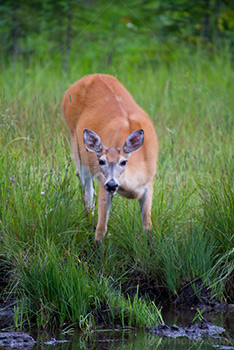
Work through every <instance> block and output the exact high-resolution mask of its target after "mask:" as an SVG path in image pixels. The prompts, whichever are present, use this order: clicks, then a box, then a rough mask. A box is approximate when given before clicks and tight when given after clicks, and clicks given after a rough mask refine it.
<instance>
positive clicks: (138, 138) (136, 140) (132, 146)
mask: <svg viewBox="0 0 234 350" xmlns="http://www.w3.org/2000/svg"><path fill="white" fill-rule="evenodd" d="M143 143H144V130H143V129H139V130H136V131H133V132H132V133H131V134H130V135H129V136H128V138H127V140H126V142H125V144H124V146H123V150H124V152H125V153H128V154H129V153H132V152H136V151H138V150H139V149H140V148H141V146H142V145H143Z"/></svg>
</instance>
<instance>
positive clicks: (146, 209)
mask: <svg viewBox="0 0 234 350" xmlns="http://www.w3.org/2000/svg"><path fill="white" fill-rule="evenodd" d="M152 197H153V181H152V182H151V183H149V184H148V186H147V187H146V188H145V191H144V194H143V196H142V197H141V198H140V199H139V204H140V208H141V217H142V224H143V229H144V230H146V231H151V230H152V221H151V207H152Z"/></svg>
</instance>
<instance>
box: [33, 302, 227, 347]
mask: <svg viewBox="0 0 234 350" xmlns="http://www.w3.org/2000/svg"><path fill="white" fill-rule="evenodd" d="M195 315H196V312H195V311H189V312H186V311H175V310H173V309H172V308H170V309H168V310H165V309H164V312H163V317H164V321H165V323H167V324H168V325H173V324H177V325H179V326H188V324H190V323H191V321H192V320H193V319H194V317H195ZM204 316H205V318H206V319H207V320H208V321H211V322H212V323H213V324H215V325H218V326H222V327H223V328H225V333H223V334H221V335H219V336H217V337H212V338H208V339H202V340H199V341H192V340H189V339H187V338H185V337H181V338H162V337H158V336H154V335H151V334H148V333H147V332H142V331H136V330H129V331H125V332H123V331H120V330H115V331H113V330H112V331H97V332H93V333H92V334H90V335H85V334H79V333H74V334H73V335H57V337H56V336H55V337H56V339H57V340H59V339H60V340H68V342H66V343H58V344H57V345H45V341H46V340H48V339H49V338H50V336H49V335H46V334H42V335H40V336H38V338H37V344H36V345H35V346H34V347H33V349H39V350H41V349H56V350H58V349H61V350H62V349H63V350H68V349H69V350H70V349H74V350H78V349H84V350H85V349H100V350H105V349H106V350H117V349H119V350H121V349H122V350H124V349H126V350H127V349H130V350H146V349H167V350H188V349H202V350H211V349H213V350H214V349H226V350H228V349H234V309H233V310H230V311H229V312H219V313H216V314H215V313H206V314H204Z"/></svg>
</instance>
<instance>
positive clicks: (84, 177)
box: [71, 133, 95, 215]
mask: <svg viewBox="0 0 234 350" xmlns="http://www.w3.org/2000/svg"><path fill="white" fill-rule="evenodd" d="M71 148H72V154H73V158H74V162H75V166H76V176H77V177H78V178H79V182H80V184H81V186H82V193H83V198H84V203H85V208H86V210H87V211H88V212H90V211H91V213H92V215H93V212H94V208H95V204H94V195H95V191H94V188H93V177H92V174H91V173H90V172H89V171H87V170H86V169H85V168H84V167H83V165H82V163H81V161H80V157H79V149H78V141H77V137H76V134H75V133H74V134H71Z"/></svg>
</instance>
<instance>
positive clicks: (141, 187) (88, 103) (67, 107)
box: [63, 74, 158, 240]
mask: <svg viewBox="0 0 234 350" xmlns="http://www.w3.org/2000/svg"><path fill="white" fill-rule="evenodd" d="M63 114H64V117H65V120H66V122H67V125H68V128H69V131H70V134H71V145H72V151H73V156H74V160H75V163H76V165H77V171H78V174H79V175H80V174H81V166H80V161H81V163H82V165H83V166H84V168H85V169H86V170H87V171H88V172H90V173H92V175H93V176H95V177H96V178H97V179H98V180H99V181H100V183H101V184H100V188H99V200H98V212H99V219H98V226H97V230H96V240H101V239H102V238H103V236H104V234H105V232H106V224H107V220H108V214H106V213H105V211H106V208H105V207H106V203H105V201H107V199H106V193H105V192H106V191H105V188H104V185H103V175H102V173H101V170H100V166H99V163H98V159H97V156H96V155H95V153H94V152H87V150H86V147H85V145H84V143H83V131H84V129H90V130H92V131H94V132H95V133H96V134H98V136H99V137H100V138H101V141H102V144H103V145H104V146H105V152H106V157H107V158H108V161H112V162H116V161H117V159H118V158H119V157H121V156H124V154H123V149H122V148H121V147H122V146H123V145H124V143H125V141H126V139H127V137H128V136H129V135H130V134H131V133H132V132H133V131H135V130H137V129H143V130H144V143H143V145H142V147H141V148H140V149H139V150H138V151H137V152H134V153H132V154H131V155H130V157H129V159H128V163H127V166H126V170H125V172H124V180H123V183H121V185H120V187H119V189H118V193H120V194H121V195H123V196H125V197H127V198H132V199H139V202H140V205H141V209H142V220H143V226H144V228H146V229H150V228H151V225H152V224H151V219H150V211H151V204H152V194H153V178H154V175H155V173H156V162H157V154H158V143H157V137H156V133H155V131H154V127H153V124H152V122H151V120H150V118H149V117H148V115H147V114H146V113H145V112H144V111H143V110H142V109H141V108H140V107H139V106H138V105H137V104H136V102H135V101H134V100H133V98H132V96H131V95H130V93H129V92H128V91H127V90H126V89H125V88H124V87H123V85H122V84H121V83H120V82H119V81H118V80H117V79H116V78H114V77H113V76H110V75H105V74H93V75H87V76H85V77H83V78H82V79H80V80H78V81H77V82H76V83H74V84H73V85H72V86H71V87H70V88H69V89H68V90H67V92H66V93H65V96H64V99H63ZM77 145H78V147H77ZM109 147H111V148H109ZM112 147H115V149H113V148H112ZM116 148H118V151H116Z"/></svg>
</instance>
